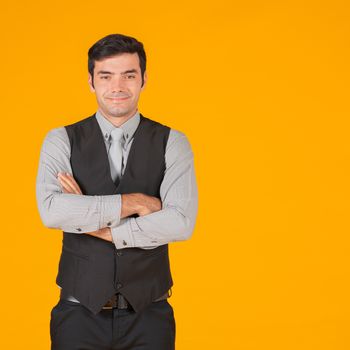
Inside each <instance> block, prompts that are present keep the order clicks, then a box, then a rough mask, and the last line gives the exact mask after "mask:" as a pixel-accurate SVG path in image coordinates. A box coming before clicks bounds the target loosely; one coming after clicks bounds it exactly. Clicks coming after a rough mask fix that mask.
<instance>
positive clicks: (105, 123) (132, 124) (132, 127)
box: [95, 109, 140, 146]
mask: <svg viewBox="0 0 350 350" xmlns="http://www.w3.org/2000/svg"><path fill="white" fill-rule="evenodd" d="M95 116H96V119H97V122H98V124H99V125H100V128H101V131H102V134H103V137H104V139H105V140H106V141H108V140H110V135H111V132H112V130H113V129H114V128H117V126H115V125H113V124H112V123H111V122H110V121H109V120H108V119H106V118H105V117H104V116H103V114H102V113H101V112H100V110H99V109H98V110H97V112H96V113H95ZM139 123H140V113H139V111H138V110H137V111H136V113H135V114H134V115H133V116H132V117H131V118H129V119H128V120H127V121H126V122H124V123H123V124H122V125H120V128H122V129H123V132H124V138H125V146H126V145H127V144H128V143H129V142H130V140H131V139H132V137H133V135H134V133H135V131H136V129H137V127H138V125H139Z"/></svg>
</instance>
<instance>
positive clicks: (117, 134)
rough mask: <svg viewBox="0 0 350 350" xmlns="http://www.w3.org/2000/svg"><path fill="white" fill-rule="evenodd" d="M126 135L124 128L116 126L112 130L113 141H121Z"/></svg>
mask: <svg viewBox="0 0 350 350" xmlns="http://www.w3.org/2000/svg"><path fill="white" fill-rule="evenodd" d="M123 135H124V132H123V129H122V128H114V129H113V130H112V132H111V138H112V140H113V141H121V140H122V137H123Z"/></svg>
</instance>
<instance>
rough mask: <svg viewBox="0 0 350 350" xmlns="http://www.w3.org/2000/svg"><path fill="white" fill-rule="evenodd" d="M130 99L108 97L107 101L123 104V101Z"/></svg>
mask: <svg viewBox="0 0 350 350" xmlns="http://www.w3.org/2000/svg"><path fill="white" fill-rule="evenodd" d="M129 98H130V97H113V98H110V97H107V100H110V101H112V102H122V101H125V100H127V99H129Z"/></svg>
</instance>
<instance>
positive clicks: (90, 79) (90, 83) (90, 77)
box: [88, 73, 95, 92]
mask: <svg viewBox="0 0 350 350" xmlns="http://www.w3.org/2000/svg"><path fill="white" fill-rule="evenodd" d="M88 83H89V86H90V91H91V92H95V89H94V87H93V86H92V76H91V74H90V73H89V79H88Z"/></svg>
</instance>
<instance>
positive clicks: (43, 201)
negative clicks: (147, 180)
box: [37, 191, 121, 233]
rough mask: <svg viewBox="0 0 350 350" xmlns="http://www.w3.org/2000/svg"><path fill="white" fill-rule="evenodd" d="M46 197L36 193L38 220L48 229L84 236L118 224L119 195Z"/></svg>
mask: <svg viewBox="0 0 350 350" xmlns="http://www.w3.org/2000/svg"><path fill="white" fill-rule="evenodd" d="M44 193H45V192H44ZM46 194H47V195H46V196H45V195H44V194H43V193H42V192H40V191H38V192H37V198H38V209H39V213H40V217H41V220H42V222H43V224H44V225H45V226H47V227H49V228H56V229H61V230H63V231H66V232H74V233H85V232H91V231H95V230H98V229H100V228H104V227H109V226H117V225H119V222H120V209H121V196H120V195H109V196H85V195H76V194H68V193H58V192H56V193H46Z"/></svg>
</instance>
